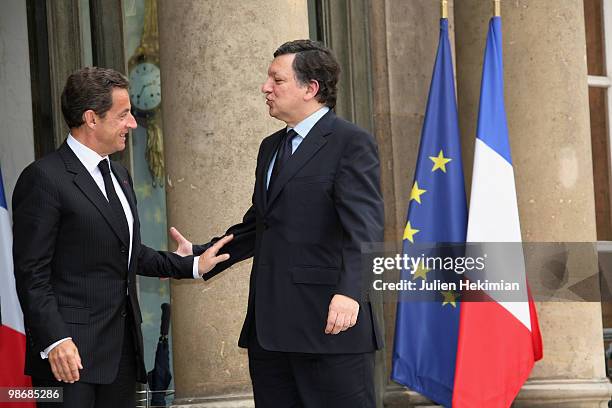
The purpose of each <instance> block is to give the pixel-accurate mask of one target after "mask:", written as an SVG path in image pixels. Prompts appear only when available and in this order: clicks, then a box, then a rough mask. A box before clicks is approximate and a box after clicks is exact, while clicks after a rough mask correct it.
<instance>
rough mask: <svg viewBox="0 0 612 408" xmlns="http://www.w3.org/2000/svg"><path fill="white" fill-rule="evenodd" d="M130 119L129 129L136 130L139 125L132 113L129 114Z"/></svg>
mask: <svg viewBox="0 0 612 408" xmlns="http://www.w3.org/2000/svg"><path fill="white" fill-rule="evenodd" d="M129 115H130V118H129V120H128V124H127V126H128V128H130V129H136V128H137V127H138V123H136V119H135V118H134V115H132V112H130V113H129Z"/></svg>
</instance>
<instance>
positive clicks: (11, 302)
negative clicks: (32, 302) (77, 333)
mask: <svg viewBox="0 0 612 408" xmlns="http://www.w3.org/2000/svg"><path fill="white" fill-rule="evenodd" d="M12 248H13V235H12V233H11V221H10V217H9V213H8V206H7V204H6V196H5V195H4V186H3V184H2V173H1V172H0V282H2V283H1V284H0V316H1V317H2V321H1V324H0V366H1V367H2V368H1V369H0V387H31V386H32V381H31V379H30V377H28V376H26V375H24V374H23V368H24V363H25V341H26V338H25V330H24V326H23V314H22V312H21V307H20V306H19V299H17V292H16V291H15V275H14V274H13V253H12ZM0 406H2V407H15V408H24V407H28V406H29V407H34V406H35V404H34V403H15V404H12V403H8V402H4V403H0Z"/></svg>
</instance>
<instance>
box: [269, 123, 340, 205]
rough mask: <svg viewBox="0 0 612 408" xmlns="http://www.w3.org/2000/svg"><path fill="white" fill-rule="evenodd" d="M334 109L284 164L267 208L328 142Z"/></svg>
mask: <svg viewBox="0 0 612 408" xmlns="http://www.w3.org/2000/svg"><path fill="white" fill-rule="evenodd" d="M335 117H336V116H335V115H334V113H333V112H332V111H329V112H328V113H326V114H325V115H324V116H323V117H322V118H321V119H320V120H319V121H318V122H317V123H316V125H314V127H313V128H312V129H311V130H310V132H308V135H306V138H305V139H304V140H303V141H302V143H300V146H299V147H298V148H297V150H296V151H295V152H294V153H293V154H292V155H291V157H290V158H289V160H288V161H287V163H286V164H285V165H284V166H283V168H282V169H281V171H280V173H278V177H277V179H276V180H275V181H274V185H273V186H272V191H270V195H269V200H268V202H267V205H266V210H268V209H269V208H270V206H271V205H272V203H273V202H274V200H275V199H276V198H277V197H278V195H279V194H280V192H281V191H282V189H283V187H285V184H287V182H288V181H289V180H291V178H292V177H293V176H295V174H296V173H297V172H298V171H299V170H300V169H301V168H302V167H303V166H304V165H305V164H306V163H307V162H308V161H309V160H310V159H311V158H312V157H313V156H314V155H315V153H317V152H318V151H319V149H321V148H322V147H323V146H324V145H325V143H327V140H326V136H327V135H328V134H330V133H331V128H332V122H333V120H334V119H335Z"/></svg>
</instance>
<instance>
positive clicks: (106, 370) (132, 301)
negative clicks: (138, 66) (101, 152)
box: [13, 143, 193, 384]
mask: <svg viewBox="0 0 612 408" xmlns="http://www.w3.org/2000/svg"><path fill="white" fill-rule="evenodd" d="M111 168H112V171H113V173H114V174H115V177H116V178H117V180H118V181H119V184H120V185H121V187H122V189H123V192H124V194H125V196H126V197H127V200H128V202H129V204H130V208H131V210H132V214H133V215H134V228H133V229H134V235H133V243H132V257H131V260H130V265H129V269H128V264H127V263H128V248H129V242H124V240H122V239H121V234H120V233H119V231H118V230H117V229H116V227H115V225H116V224H115V222H114V221H113V213H112V210H111V207H110V205H109V204H108V201H107V200H106V198H105V197H104V195H103V194H102V192H101V191H100V189H99V187H98V186H97V185H96V183H95V181H94V180H93V178H92V177H91V175H90V174H89V172H88V171H87V170H86V169H85V167H84V166H83V164H82V163H81V162H80V161H79V159H78V158H77V156H76V155H75V154H74V152H73V151H72V150H71V149H70V147H69V146H68V145H67V144H66V143H64V144H63V145H62V146H61V147H60V148H59V149H58V150H57V151H55V152H53V153H51V154H49V155H47V156H45V157H44V158H42V159H40V160H38V161H36V162H34V163H32V164H31V165H30V166H28V167H27V168H26V169H25V170H24V171H23V173H22V174H21V176H20V177H19V180H18V181H17V185H16V186H15V191H14V194H13V222H14V225H13V233H14V243H13V259H14V263H15V281H16V285H17V293H18V296H19V300H20V302H21V307H22V309H23V314H24V320H25V327H26V341H27V344H26V368H25V371H26V374H29V375H31V376H33V377H37V378H50V379H51V378H53V376H52V373H51V369H50V365H49V362H48V360H43V359H41V358H40V355H39V353H40V351H42V350H44V349H45V348H46V347H48V346H49V345H51V344H53V343H54V342H55V341H57V340H59V339H62V338H65V337H72V339H73V341H74V343H75V344H76V346H77V347H78V349H79V354H80V356H81V360H82V363H83V367H84V368H83V370H82V371H81V381H83V382H88V383H99V384H108V383H110V382H112V381H113V380H114V379H115V376H116V373H117V369H118V364H119V358H120V357H121V347H122V342H123V338H124V328H125V318H126V317H125V316H126V313H130V312H131V313H132V316H133V321H134V322H135V325H134V326H135V330H134V331H135V333H134V335H135V336H136V339H137V346H138V350H137V356H136V357H137V379H138V380H139V381H141V382H146V373H145V367H144V363H143V361H144V360H143V355H142V351H143V347H142V334H141V331H140V324H141V322H142V318H141V314H140V308H139V306H138V299H137V297H136V281H135V274H136V273H138V274H142V275H147V276H171V277H175V278H189V277H193V275H192V267H193V257H186V258H182V257H180V256H178V255H174V254H171V253H168V252H156V251H154V250H152V249H151V248H148V247H146V246H144V245H142V244H141V242H140V223H139V221H138V212H137V208H136V196H135V194H134V190H133V187H132V180H131V178H130V176H129V174H128V172H127V170H126V169H125V168H124V167H123V166H121V165H120V164H118V163H115V162H111ZM126 293H128V295H126ZM128 304H129V305H128Z"/></svg>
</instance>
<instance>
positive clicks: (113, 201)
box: [98, 159, 130, 243]
mask: <svg viewBox="0 0 612 408" xmlns="http://www.w3.org/2000/svg"><path fill="white" fill-rule="evenodd" d="M109 165H110V163H109V162H108V160H106V159H104V160H102V161H101V162H100V163H98V168H99V169H100V172H101V173H102V178H103V179H104V189H105V190H106V198H108V203H109V204H110V207H111V209H112V210H113V213H114V214H115V218H116V224H115V225H116V226H117V227H118V228H119V231H121V234H122V235H123V237H122V238H123V239H124V241H125V242H128V243H129V242H130V230H129V228H128V223H127V219H126V217H125V211H123V206H122V205H121V201H119V197H118V196H117V192H116V191H115V186H113V180H112V179H111V174H110V167H109Z"/></svg>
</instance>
